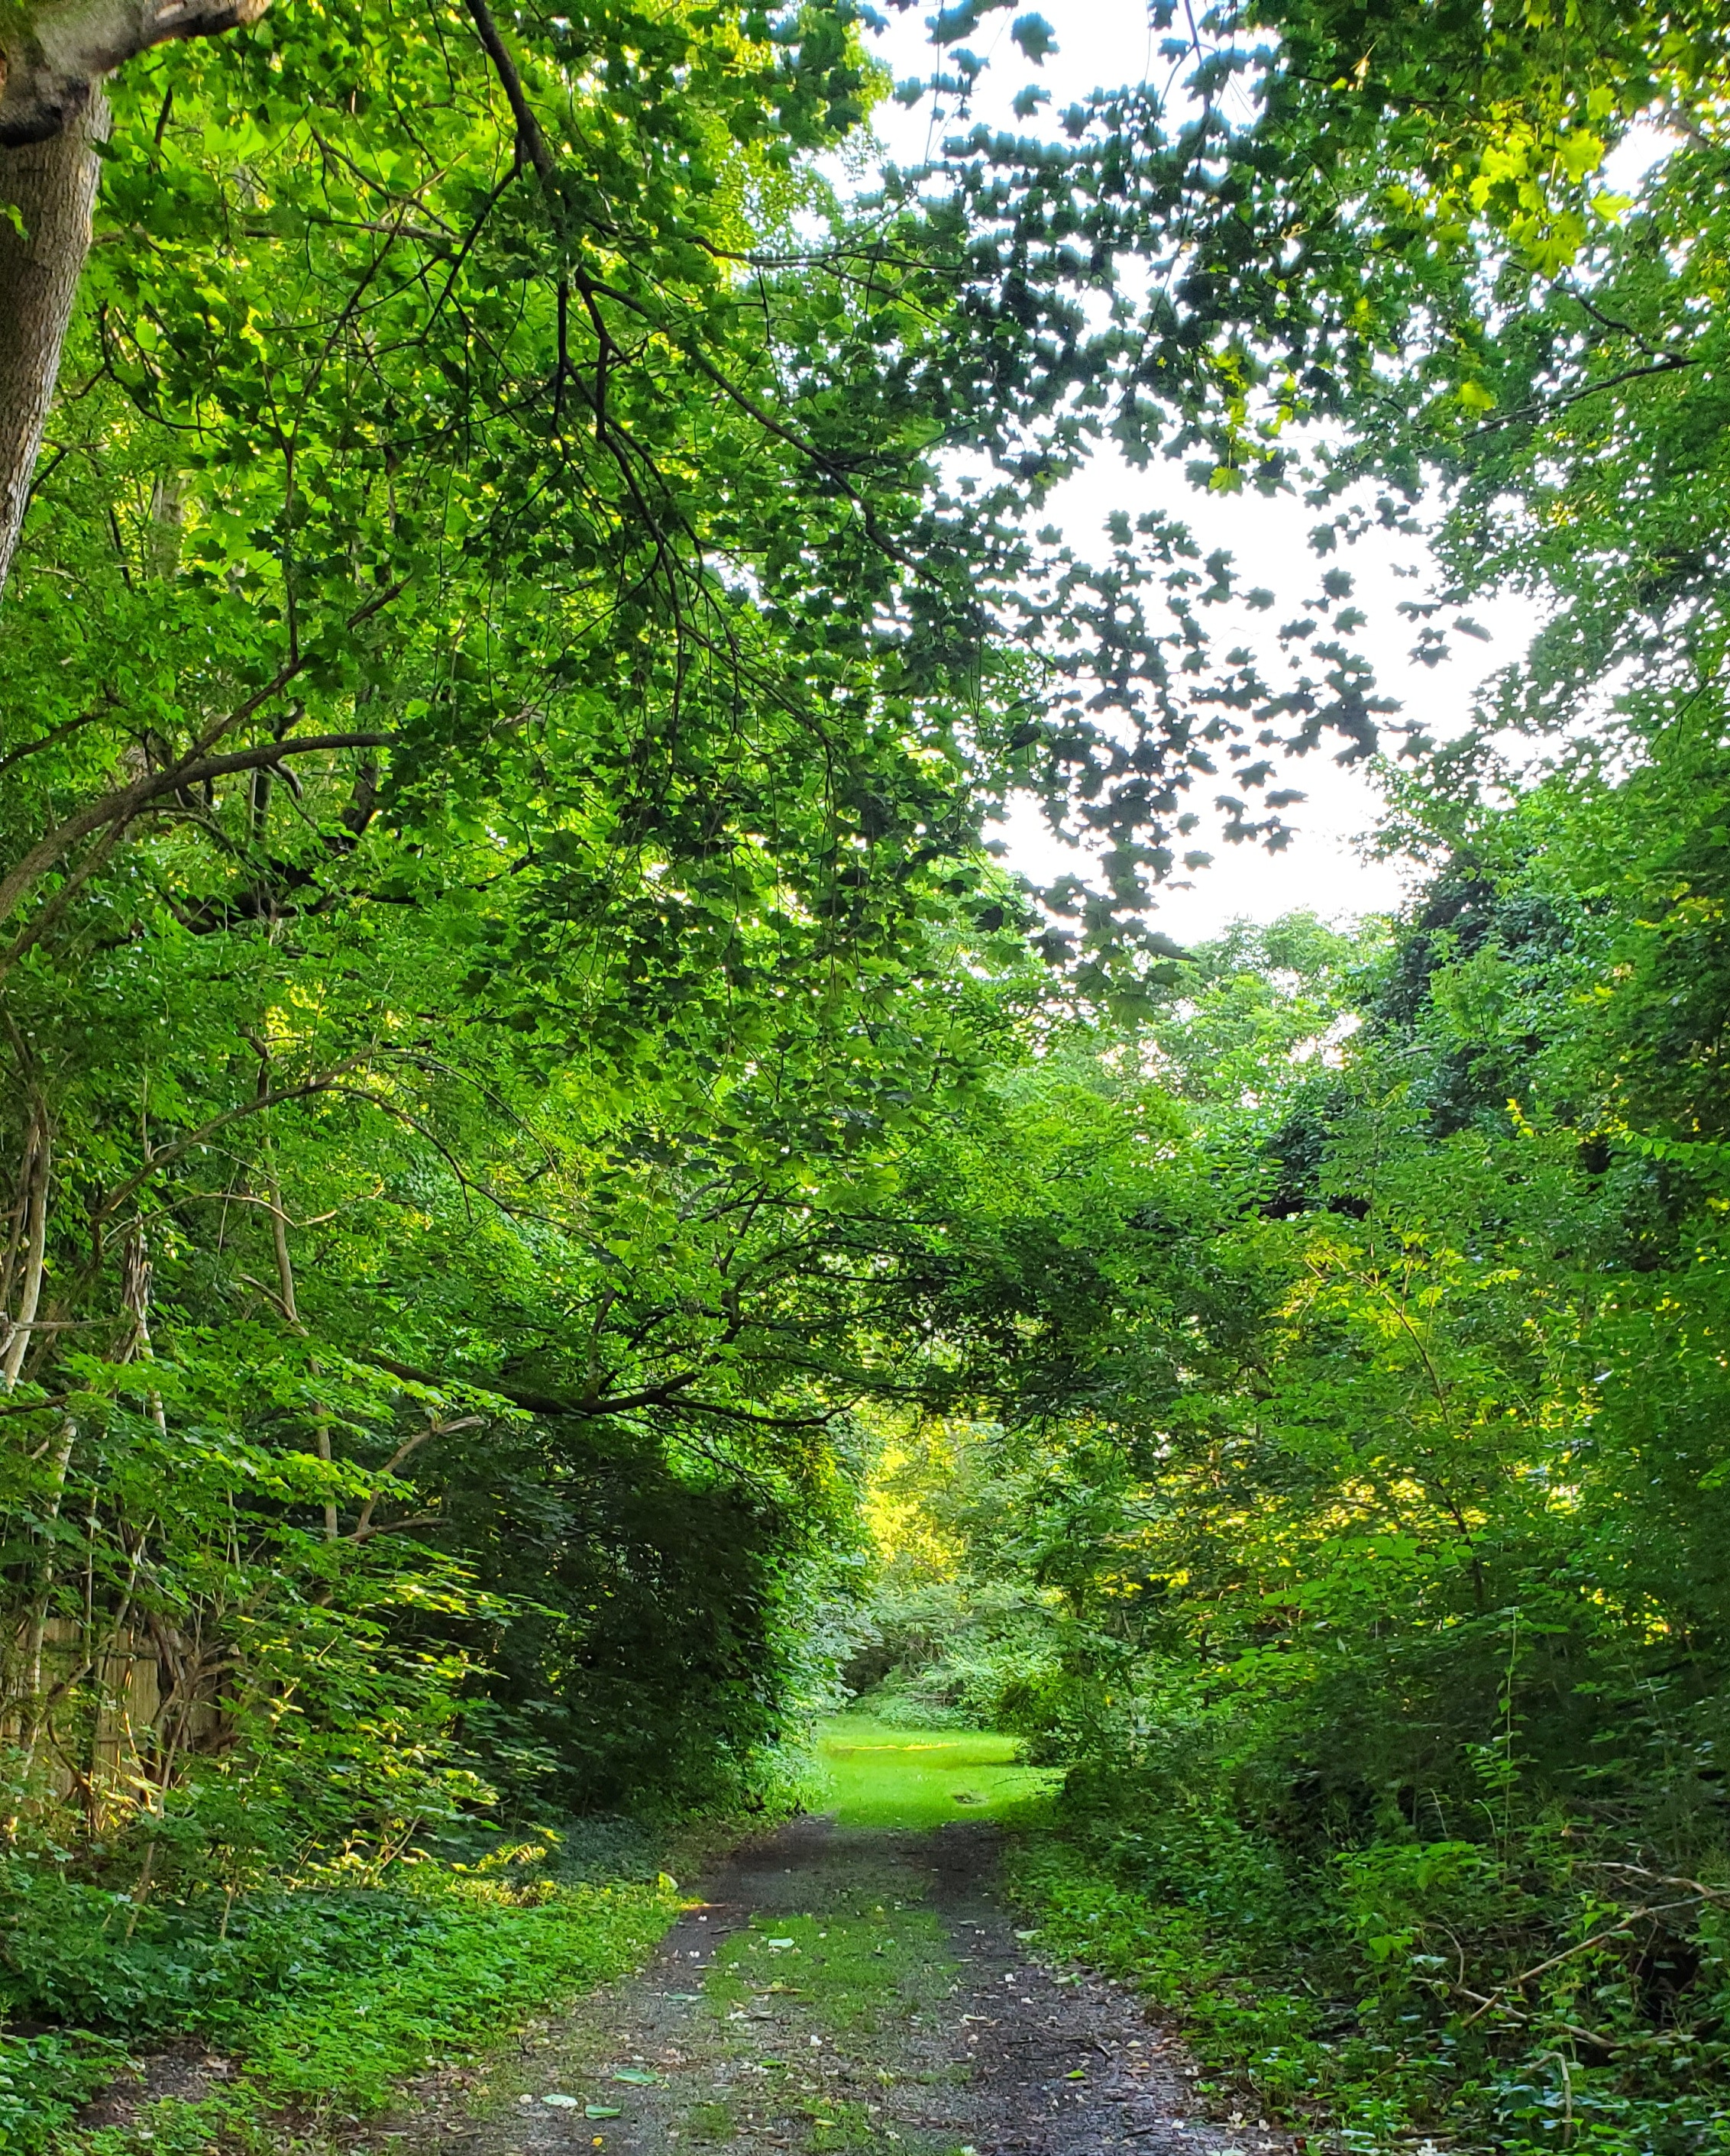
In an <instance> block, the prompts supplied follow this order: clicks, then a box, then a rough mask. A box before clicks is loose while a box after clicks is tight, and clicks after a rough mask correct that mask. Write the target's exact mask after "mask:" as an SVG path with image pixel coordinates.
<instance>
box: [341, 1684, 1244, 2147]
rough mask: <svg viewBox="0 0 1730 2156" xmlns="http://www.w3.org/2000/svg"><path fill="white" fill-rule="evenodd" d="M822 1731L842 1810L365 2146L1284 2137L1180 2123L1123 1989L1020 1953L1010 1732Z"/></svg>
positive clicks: (1158, 2040) (1163, 2048) (739, 1868)
mask: <svg viewBox="0 0 1730 2156" xmlns="http://www.w3.org/2000/svg"><path fill="white" fill-rule="evenodd" d="M826 1749H827V1751H828V1753H829V1758H830V1762H831V1765H832V1768H833V1771H834V1778H835V1783H836V1800H837V1811H838V1814H839V1816H838V1817H834V1816H832V1817H829V1818H824V1819H812V1820H798V1821H796V1822H794V1823H793V1825H791V1826H789V1827H787V1828H785V1829H783V1830H782V1831H781V1832H780V1833H778V1834H776V1835H771V1836H767V1837H766V1838H765V1839H764V1840H762V1841H761V1842H759V1843H757V1844H756V1845H752V1846H751V1847H749V1848H747V1849H745V1850H743V1851H739V1852H737V1853H736V1855H735V1856H733V1857H732V1860H730V1861H729V1862H727V1863H726V1865H724V1866H721V1868H720V1870H719V1871H717V1872H716V1875H715V1876H714V1877H713V1878H711V1880H710V1881H708V1882H707V1884H706V1890H705V1899H704V1901H703V1902H701V1904H700V1905H699V1906H697V1907H693V1908H691V1909H690V1910H688V1911H687V1912H686V1913H685V1916H684V1917H682V1918H681V1919H680V1922H678V1924H676V1925H675V1927H674V1928H673V1930H672V1931H671V1932H670V1933H669V1934H668V1935H667V1937H666V1938H665V1940H664V1941H663V1942H662V1943H661V1946H660V1949H659V1950H658V1952H657V1954H656V1956H655V1960H654V1961H653V1963H651V1964H650V1966H649V1968H648V1969H646V1970H645V1971H644V1974H642V1975H641V1976H639V1977H638V1978H636V1979H633V1980H631V1981H630V1982H628V1983H625V1984H619V1985H617V1986H614V1987H613V1988H611V1989H608V1990H607V1991H605V1992H603V1993H600V1994H597V1995H596V1996H595V1997H593V1999H589V2000H588V2001H586V2002H585V2003H584V2004H583V2005H582V2006H581V2007H580V2008H579V2009H578V2010H577V2011H576V2012H575V2013H573V2014H572V2015H570V2016H568V2017H567V2018H565V2019H563V2020H560V2021H559V2022H557V2023H556V2024H553V2025H547V2026H546V2027H544V2028H542V2029H539V2030H536V2031H534V2032H532V2033H531V2035H529V2036H528V2037H527V2038H526V2040H524V2042H523V2044H522V2045H521V2046H520V2049H519V2055H518V2056H517V2057H516V2059H515V2060H514V2061H511V2063H510V2064H509V2065H508V2066H506V2065H501V2066H495V2069H494V2071H493V2072H492V2074H491V2075H490V2088H489V2090H488V2091H487V2092H486V2097H485V2102H484V2103H483V2104H482V2105H481V2107H480V2112H479V2115H478V2117H477V2115H476V2112H475V2110H473V2109H471V2108H470V2107H469V2105H468V2104H467V2103H463V2104H462V2105H461V2107H460V2108H459V2107H458V2099H457V2093H456V2092H454V2091H453V2092H452V2097H453V2102H452V2104H451V2107H450V2108H449V2110H447V2111H446V2112H444V2114H443V2115H442V2116H440V2115H439V2112H437V2110H436V2108H435V2109H434V2111H433V2112H429V2113H423V2114H421V2115H419V2116H418V2117H416V2118H415V2119H414V2120H413V2122H412V2123H408V2133H407V2135H406V2136H404V2135H403V2132H402V2128H403V2125H404V2124H405V2122H403V2121H398V2122H397V2128H398V2131H397V2133H396V2134H395V2135H393V2136H391V2137H389V2138H387V2137H385V2136H382V2135H381V2136H378V2137H376V2145H377V2146H378V2147H380V2148H385V2147H394V2148H396V2149H398V2150H399V2151H400V2150H402V2149H403V2148H404V2147H405V2145H408V2144H412V2143H414V2142H419V2143H422V2144H423V2145H425V2144H428V2143H438V2144H439V2145H442V2146H443V2147H444V2148H461V2149H462V2150H463V2151H464V2156H584V2152H587V2156H686V2152H701V2151H702V2150H705V2149H719V2148H729V2149H731V2150H732V2152H733V2156H767V2152H768V2151H771V2150H775V2151H783V2150H789V2149H791V2150H797V2151H799V2152H801V2156H828V2152H843V2151H847V2152H857V2156H1102V2153H1103V2152H1105V2151H1108V2150H1110V2151H1117V2150H1122V2151H1126V2152H1127V2151H1130V2150H1140V2151H1142V2152H1145V2156H1178V2152H1193V2156H1228V2153H1229V2152H1239V2156H1267V2153H1268V2152H1275V2151H1278V2150H1282V2149H1284V2148H1286V2146H1287V2144H1286V2143H1283V2142H1281V2141H1279V2140H1277V2139H1276V2138H1275V2137H1274V2136H1273V2135H1271V2133H1266V2132H1264V2131H1262V2130H1260V2129H1259V2128H1255V2126H1253V2125H1252V2124H1250V2123H1247V2122H1239V2123H1234V2124H1233V2125H1232V2126H1229V2127H1223V2128H1222V2127H1219V2126H1210V2125H1209V2124H1207V2123H1204V2121H1202V2120H1200V2119H1199V2118H1198V2117H1196V2116H1194V2112H1193V2109H1192V2106H1191V2104H1190V2101H1189V2098H1188V2080H1189V2078H1190V2073H1191V2071H1192V2070H1191V2069H1190V2068H1189V2066H1188V2061H1187V2060H1186V2058H1185V2056H1184V2055H1183V2051H1182V2050H1181V2048H1180V2047H1179V2046H1178V2045H1177V2044H1176V2043H1175V2042H1174V2041H1173V2040H1170V2039H1169V2038H1167V2037H1164V2036H1163V2035H1162V2034H1161V2033H1160V2031H1159V2030H1157V2029H1156V2028H1154V2027H1152V2025H1149V2023H1148V2022H1147V2019H1146V2016H1145V2015H1144V2013H1143V2012H1142V2009H1141V2008H1140V2007H1139V2005H1137V2003H1136V2002H1135V2001H1134V2000H1133V1999H1131V1998H1129V1997H1127V1996H1126V1995H1125V1994H1122V1993H1121V1992H1119V1991H1117V1990H1116V1989H1114V1988H1112V1987H1111V1986H1110V1985H1109V1984H1106V1983H1104V1982H1102V1981H1101V1980H1100V1979H1095V1978H1092V1977H1091V1976H1087V1975H1086V1974H1079V1973H1077V1972H1075V1971H1072V1970H1065V1969H1050V1968H1047V1967H1045V1966H1042V1965H1040V1963H1039V1962H1038V1961H1037V1960H1036V1959H1035V1958H1034V1956H1033V1955H1032V1954H1031V1953H1029V1940H1030V1938H1031V1936H1032V1935H1031V1934H1029V1933H1025V1932H1021V1933H1018V1932H1017V1929H1016V1927H1015V1922H1014V1917H1013V1915H1012V1914H1011V1912H1009V1911H1008V1910H1007V1909H1006V1908H1005V1907H1004V1906H1003V1905H1002V1904H1001V1902H999V1900H998V1897H997V1892H996V1889H995V1885H994V1880H995V1874H996V1868H997V1851H998V1838H999V1837H998V1829H997V1828H996V1827H995V1826H994V1825H993V1824H991V1823H990V1820H989V1817H988V1815H989V1814H990V1813H991V1812H993V1810H996V1809H1000V1808H1003V1807H1004V1806H1006V1805H1008V1804H1010V1803H1011V1802H1013V1801H1014V1800H1018V1799H1020V1798H1021V1797H1023V1796H1024V1794H1026V1793H1027V1791H1028V1790H1029V1788H1030V1787H1036V1786H1037V1784H1036V1782H1034V1781H1030V1780H1029V1776H1028V1773H1027V1770H1025V1769H1019V1768H1016V1767H1015V1766H1014V1763H1013V1760H1012V1758H1011V1757H1010V1756H1009V1750H1010V1748H1009V1746H1008V1744H1007V1741H1006V1740H1003V1739H989V1738H988V1739H978V1738H957V1739H955V1740H952V1741H951V1740H947V1739H943V1738H937V1739H927V1738H919V1737H916V1736H910V1735H909V1733H908V1732H903V1731H888V1732H886V1731H884V1730H883V1729H882V1728H881V1727H880V1726H878V1725H871V1724H868V1723H865V1722H861V1721H860V1720H859V1719H857V1718H850V1720H849V1721H847V1722H844V1723H841V1724H838V1725H834V1726H832V1727H831V1729H830V1731H829V1735H828V1742H827V1746H826ZM957 1795H960V1796H962V1797H964V1798H967V1799H969V1800H970V1801H969V1802H968V1803H967V1804H957V1802H956V1799H957ZM982 1814H983V1815H987V1816H986V1817H985V1818H983V1820H982V1817H981V1815H982ZM936 1820H942V1821H943V1822H944V1823H943V1824H942V1825H934V1824H933V1822H934V1821H936Z"/></svg>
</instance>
